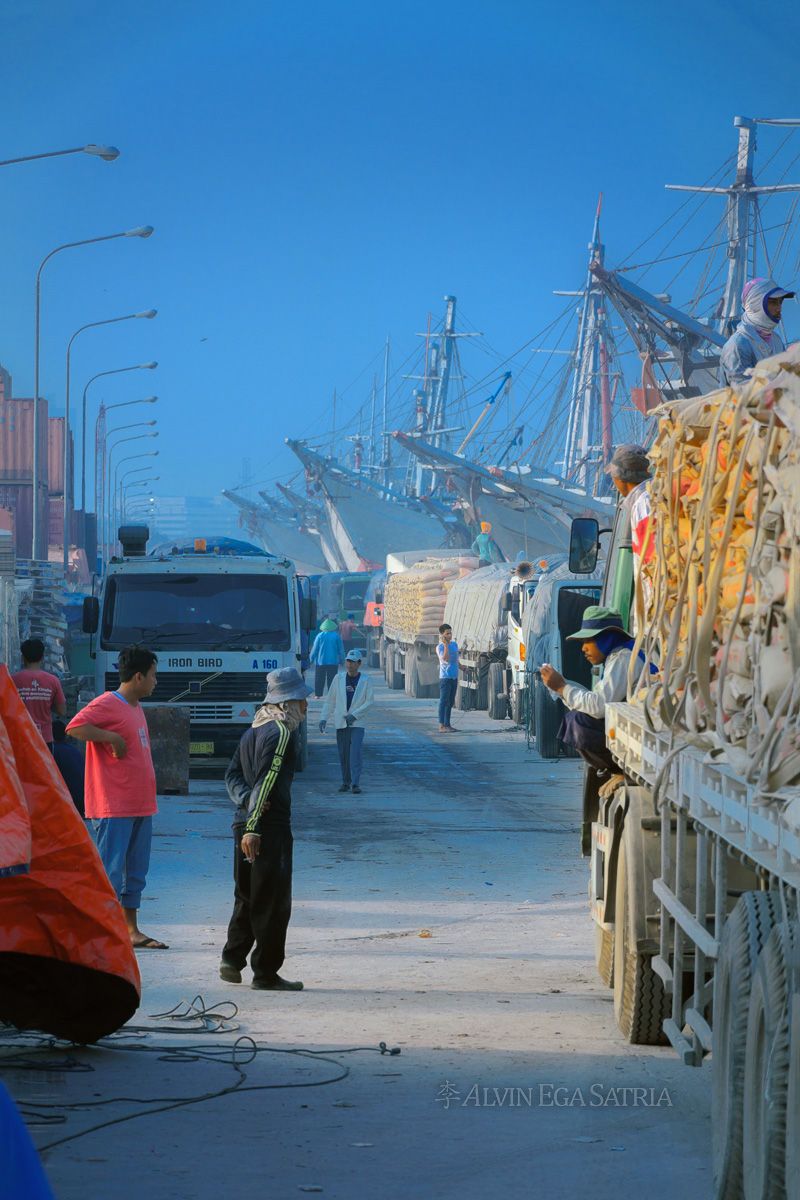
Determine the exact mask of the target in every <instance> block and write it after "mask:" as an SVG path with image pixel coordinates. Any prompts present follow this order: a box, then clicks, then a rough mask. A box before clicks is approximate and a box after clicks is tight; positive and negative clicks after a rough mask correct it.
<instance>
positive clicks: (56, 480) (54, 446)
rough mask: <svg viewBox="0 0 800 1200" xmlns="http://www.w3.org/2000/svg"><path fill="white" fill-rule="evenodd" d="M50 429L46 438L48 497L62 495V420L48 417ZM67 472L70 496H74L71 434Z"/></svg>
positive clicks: (73, 452) (73, 450)
mask: <svg viewBox="0 0 800 1200" xmlns="http://www.w3.org/2000/svg"><path fill="white" fill-rule="evenodd" d="M48 425H49V427H50V432H49V437H48V472H47V479H48V492H49V494H50V496H51V497H52V496H63V495H64V418H63V417H50V419H49V421H48ZM67 470H68V471H69V491H70V495H71V496H74V494H75V487H74V482H73V481H74V478H75V446H74V442H73V438H72V432H70V435H69V462H68V464H67Z"/></svg>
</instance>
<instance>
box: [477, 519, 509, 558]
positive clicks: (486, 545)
mask: <svg viewBox="0 0 800 1200" xmlns="http://www.w3.org/2000/svg"><path fill="white" fill-rule="evenodd" d="M491 532H492V527H491V525H490V524H489V522H488V521H481V531H480V533H479V534H478V536H477V537H476V538H475V541H474V542H473V543H472V546H471V547H470V549H471V550H472V553H473V554H476V555H477V556H478V558H479V559H480V560H481V563H480V565H481V566H482V567H488V566H489V565H490V563H495V562H502V561H503V556H502V554H501V553H500V551H499V550H498V548H497V544H496V542H495V540H494V538H493V537H490V536H489V535H490V534H491Z"/></svg>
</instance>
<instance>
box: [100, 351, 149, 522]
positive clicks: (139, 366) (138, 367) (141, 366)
mask: <svg viewBox="0 0 800 1200" xmlns="http://www.w3.org/2000/svg"><path fill="white" fill-rule="evenodd" d="M157 366H158V363H157V362H149V363H136V364H135V366H132V367H115V368H114V370H113V371H98V372H97V374H96V375H93V376H92V378H91V379H90V380H89V383H87V384H86V387H85V388H84V389H83V406H82V418H81V512H82V513H83V541H84V544H85V542H86V393H87V392H88V391H89V384H92V383H94V381H95V379H99V378H100V377H101V376H102V375H120V374H122V373H123V372H124V371H155V369H156V367H157ZM156 399H157V397H156V396H150V397H149V400H150V401H155V400H156ZM126 403H127V404H140V403H144V401H139V400H128V401H126ZM115 407H117V406H116V405H114V404H111V405H109V408H115ZM99 419H100V418H99V417H98V421H99ZM94 440H95V448H96V447H97V423H95V433H94ZM96 471H97V464H96V463H95V474H96ZM94 500H95V516H96V515H97V508H96V505H97V480H96V479H95V490H94Z"/></svg>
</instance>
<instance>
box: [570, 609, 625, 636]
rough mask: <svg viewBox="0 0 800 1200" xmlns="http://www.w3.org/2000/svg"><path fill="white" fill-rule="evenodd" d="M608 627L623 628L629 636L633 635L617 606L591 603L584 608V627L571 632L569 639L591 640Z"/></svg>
mask: <svg viewBox="0 0 800 1200" xmlns="http://www.w3.org/2000/svg"><path fill="white" fill-rule="evenodd" d="M607 629H621V630H622V632H623V633H624V634H625V635H626V636H627V637H630V636H631V635H630V634H629V633H628V631H627V629H626V628H625V626H624V625H623V624H622V613H621V612H618V610H617V609H616V608H603V606H602V604H590V605H589V607H588V608H587V609H585V610H584V614H583V625H582V627H581V628H580V629H579V630H578V632H577V633H571V634H570V635H569V637H568V638H567V641H568V642H591V641H593V640H594V638H596V637H597V635H598V633H605V631H606V630H607Z"/></svg>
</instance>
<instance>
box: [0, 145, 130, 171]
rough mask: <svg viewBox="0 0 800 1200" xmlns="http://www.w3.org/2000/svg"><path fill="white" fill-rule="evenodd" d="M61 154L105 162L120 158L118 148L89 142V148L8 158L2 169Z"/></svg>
mask: <svg viewBox="0 0 800 1200" xmlns="http://www.w3.org/2000/svg"><path fill="white" fill-rule="evenodd" d="M61 154H92V155H94V157H95V158H102V159H103V161H104V162H113V161H114V159H115V158H119V150H118V149H117V147H116V146H95V144H94V142H89V144H88V146H75V147H74V148H73V149H72V150H50V151H48V153H47V154H26V155H25V157H24V158H7V159H6V160H5V161H4V162H0V167H10V166H11V165H12V163H21V162H34V161H35V160H36V159H38V158H58V157H59V156H60V155H61Z"/></svg>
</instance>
